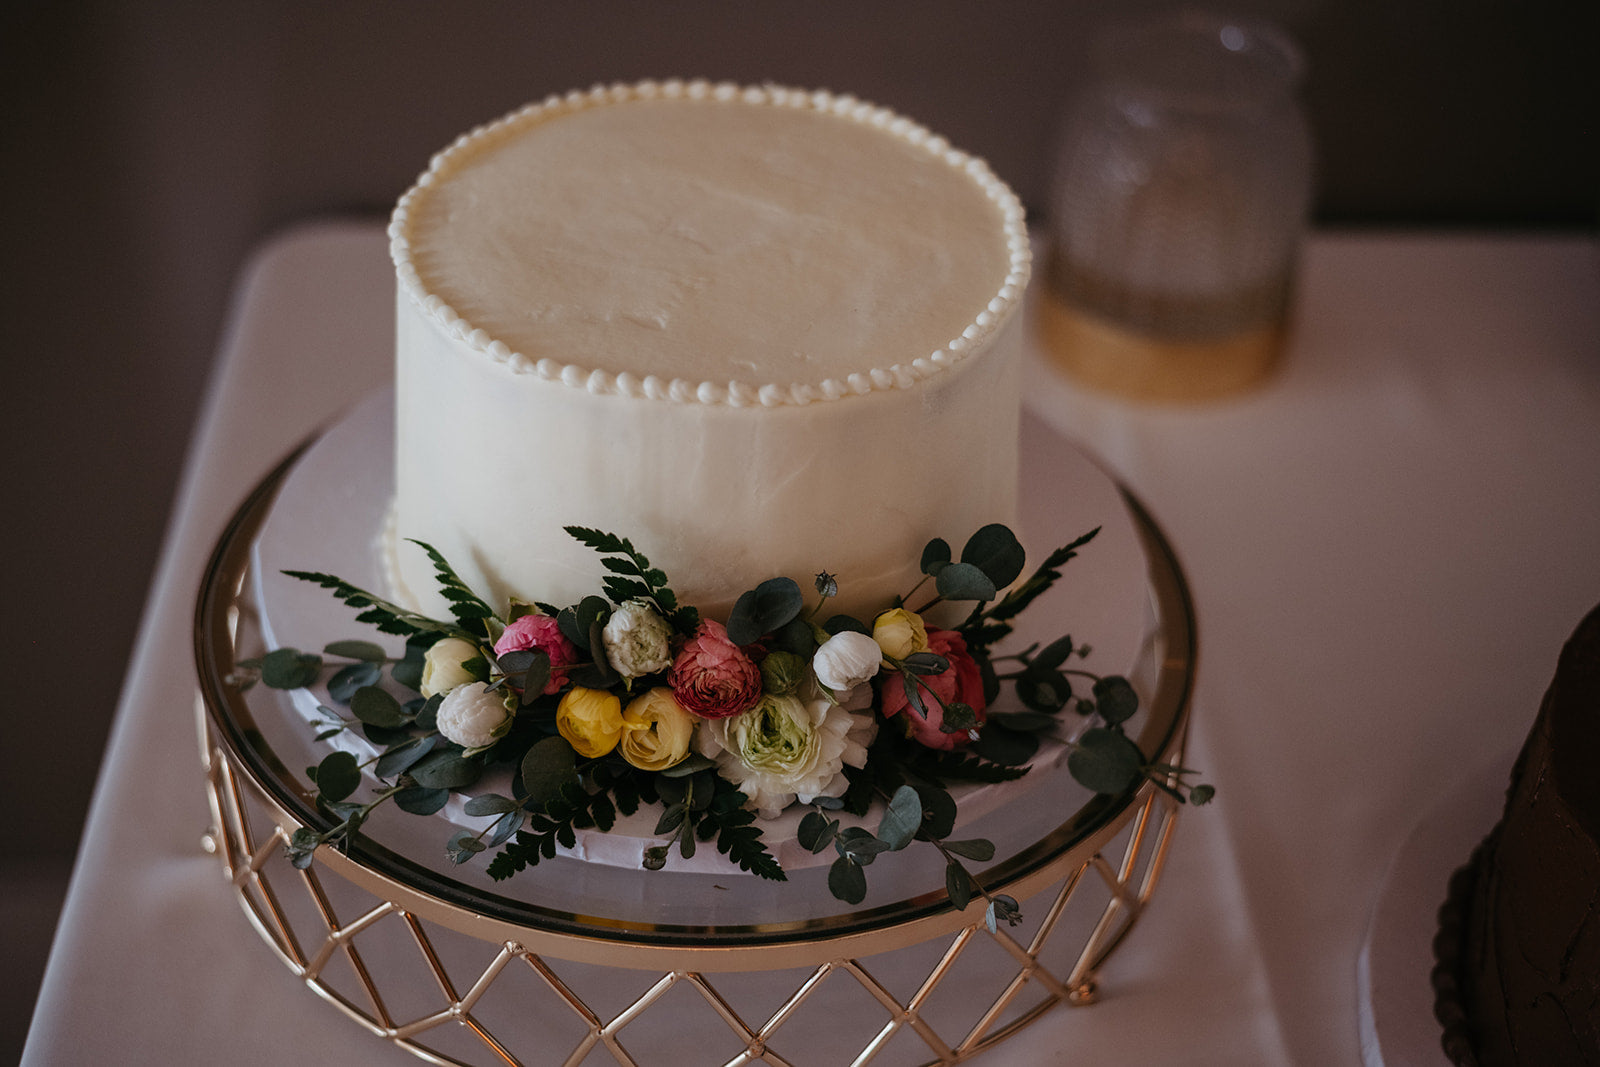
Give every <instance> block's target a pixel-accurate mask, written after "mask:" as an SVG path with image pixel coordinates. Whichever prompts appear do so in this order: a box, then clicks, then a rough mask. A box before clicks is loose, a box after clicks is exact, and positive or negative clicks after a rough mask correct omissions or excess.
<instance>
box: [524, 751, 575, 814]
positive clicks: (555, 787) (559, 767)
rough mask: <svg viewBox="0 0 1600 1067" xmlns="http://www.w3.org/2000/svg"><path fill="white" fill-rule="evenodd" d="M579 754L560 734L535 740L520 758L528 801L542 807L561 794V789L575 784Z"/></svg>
mask: <svg viewBox="0 0 1600 1067" xmlns="http://www.w3.org/2000/svg"><path fill="white" fill-rule="evenodd" d="M577 765H578V754H577V753H576V752H575V751H573V748H572V746H571V745H570V744H568V743H567V741H566V739H565V738H562V737H547V738H545V739H544V740H542V741H538V742H536V743H535V744H534V745H533V746H532V747H531V748H529V749H528V751H527V754H526V755H524V756H523V757H522V788H523V789H524V790H526V791H527V794H528V802H529V803H530V804H532V805H533V806H534V807H538V808H542V807H544V806H545V805H546V804H547V803H549V802H550V801H552V800H554V799H556V798H557V797H559V796H560V795H561V788H562V787H563V786H567V785H577V784H578V770H577Z"/></svg>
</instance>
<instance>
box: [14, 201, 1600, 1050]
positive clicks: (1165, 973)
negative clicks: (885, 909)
mask: <svg viewBox="0 0 1600 1067" xmlns="http://www.w3.org/2000/svg"><path fill="white" fill-rule="evenodd" d="M391 293H392V288H391V281H390V275H389V268H388V261H387V256H386V250H385V243H384V238H383V236H382V233H381V230H380V228H379V226H377V225H375V224H366V223H351V224H321V225H317V226H314V227H310V228H305V229H301V230H298V231H295V232H293V233H291V234H289V235H287V236H285V237H283V238H280V239H279V240H277V241H274V242H272V243H270V244H269V245H267V246H266V247H264V248H263V249H262V250H261V252H260V253H259V255H258V256H257V257H256V258H255V259H254V260H253V262H252V263H251V264H250V265H249V268H248V269H247V270H246V271H245V272H244V273H243V275H242V277H241V279H240V281H239V285H238V290H237V298H236V303H235V305H234V308H233V313H232V318H231V324H230V329H229V332H228V335H227V337H226V339H225V342H224V344H223V346H222V351H221V352H220V354H219V358H218V361H217V364H216V369H215V374H214V378H213V380H212V382H211V387H210V392H209V395H208V399H207V401H206V404H205V408H204V413H203V416H202V418H201V421H200V423H199V426H198V428H197V431H196V434H195V438H194V442H193V445H192V448H191V452H190V456H189V462H188V467H187V470H186V472H185V477H184V481H183V486H182V489H181V495H180V497H179V501H178V506H177V508H176V510H175V512H174V515H173V519H172V524H171V528H170V530H169V532H168V536H167V540H166V544H165V549H164V552H163V556H162V559H161V563H160V569H159V571H158V574H157V577H156V582H155V586H154V593H153V596H152V599H151V602H150V604H149V606H148V608H147V611H146V614H145V619H144V625H143V629H142V632H141V636H140V639H139V642H138V644H137V647H136V651H135V662H134V666H133V668H132V670H131V672H130V674H129V677H128V680H127V683H126V688H125V691H124V693H123V698H122V703H121V706H120V709H119V712H118V716H117V721H116V725H115V728H114V729H113V732H112V735H111V740H110V748H109V752H108V755H107V758H106V761H105V764H104V768H103V770H102V772H101V777H100V781H99V785H98V788H97V791H96V795H95V800H94V805H93V809H92V812H91V816H90V820H89V824H88V829H87V833H86V836H85V839H84V843H83V847H82V851H81V853H80V855H79V859H78V863H77V867H76V870H75V872H74V876H73V881H72V886H71V889H70V891H69V894H68V898H67V901H66V906H65V910H64V912H63V915H62V919H61V926H60V929H59V931H58V933H57V935H56V941H55V946H54V951H53V953H52V955H51V959H50V964H49V968H48V971H47V973H46V976H45V981H44V985H43V988H42V990H41V994H40V1000H39V1005H38V1009H37V1013H36V1016H35V1020H34V1026H33V1029H32V1032H31V1034H30V1037H29V1043H28V1046H27V1050H26V1053H25V1055H24V1061H25V1062H26V1063H30V1064H89V1063H213V1062H227V1063H230V1064H235V1065H240V1067H243V1065H250V1064H262V1065H266V1064H279V1063H286V1062H328V1063H336V1062H344V1063H371V1064H379V1063H393V1064H409V1063H413V1062H417V1061H415V1060H414V1059H412V1057H410V1056H409V1055H408V1054H406V1053H404V1052H402V1051H399V1050H397V1049H394V1048H391V1047H389V1046H387V1045H385V1044H383V1043H381V1042H378V1041H376V1040H375V1039H373V1038H371V1037H369V1036H368V1035H366V1034H365V1033H362V1032H361V1031H359V1030H358V1029H357V1028H356V1027H355V1026H353V1025H352V1024H351V1023H349V1022H348V1021H347V1020H345V1019H344V1018H342V1017H341V1016H339V1015H338V1014H337V1013H336V1012H335V1011H333V1010H332V1009H331V1008H329V1007H328V1006H327V1005H325V1004H323V1003H322V1002H321V1001H319V1000H318V999H316V998H315V997H313V996H312V995H311V994H310V993H309V992H307V991H306V990H305V989H304V988H303V987H302V986H301V985H300V984H299V983H298V981H297V980H296V979H295V978H294V977H293V976H292V975H290V974H289V972H288V971H287V970H286V969H285V968H284V967H283V966H282V965H281V964H279V963H278V961H277V960H276V959H274V958H273V957H272V956H271V955H270V954H269V953H268V951H267V949H266V947H265V946H264V945H263V944H262V943H261V942H260V941H259V940H258V939H257V937H256V935H255V933H254V932H253V931H252V930H250V928H249V927H248V925H247V924H246V921H245V919H244V917H243V915H242V913H241V912H240V910H239V908H238V906H237V904H236V903H235V901H234V898H233V897H232V895H231V893H230V891H229V890H228V889H227V888H226V886H225V884H224V882H223V879H222V876H221V871H220V865H219V863H218V861H217V860H216V859H215V858H214V857H212V856H209V855H206V854H204V853H202V852H201V850H200V847H199V845H200V838H201V834H202V832H203V831H204V829H205V827H206V824H207V813H206V809H205V802H204V799H203V793H202V782H201V775H200V771H199V764H198V759H197V747H196V742H195V738H194V718H193V712H192V700H193V684H194V683H193V667H192V665H191V653H190V640H191V637H190V635H191V615H192V611H193V603H194V597H195V592H196V589H197V585H198V582H199V579H200V575H201V572H202V569H203V566H204V563H205V559H206V555H207V553H208V551H209V549H210V547H211V545H212V543H213V542H214V540H215V538H216V536H217V534H218V532H219V531H220V529H221V527H222V524H223V523H224V521H225V520H226V518H227V517H228V515H229V514H230V513H231V512H232V510H233V508H234V507H235V506H236V505H237V504H238V502H239V501H240V499H241V498H242V497H243V495H244V493H245V492H246V491H247V490H248V489H249V488H250V487H251V486H253V485H254V484H255V482H256V481H257V480H258V479H259V478H260V477H261V476H262V475H263V474H264V473H265V472H266V471H267V470H268V469H270V468H271V467H272V466H273V465H274V464H275V463H276V462H277V461H278V460H279V459H280V458H281V457H282V456H283V455H284V454H285V453H286V451H287V450H288V449H289V448H290V447H292V446H293V445H294V444H296V443H297V442H298V441H300V440H301V439H302V438H304V437H305V436H306V435H307V434H309V433H311V432H312V431H313V430H314V429H316V428H317V427H319V426H321V425H325V424H326V423H328V422H329V421H330V420H332V419H333V418H334V417H335V416H336V415H337V413H338V412H340V411H341V410H342V409H343V408H344V407H345V406H346V405H348V404H349V403H351V402H352V401H353V400H355V399H357V398H359V397H360V396H362V395H364V394H365V393H366V392H368V391H369V390H370V389H372V388H374V387H375V386H377V385H379V384H381V383H382V382H383V381H384V380H385V379H386V378H387V376H388V375H389V373H390V370H389V360H390V350H391V344H392V325H391V305H392V295H391ZM1297 324H1298V326H1297V333H1296V337H1295V341H1294V343H1293V346H1292V350H1291V351H1290V353H1289V356H1288V360H1287V363H1286V365H1285V367H1284V369H1283V371H1282V373H1281V374H1280V375H1279V376H1278V377H1277V378H1276V379H1275V380H1274V381H1273V382H1272V383H1271V384H1270V385H1268V386H1267V387H1266V388H1264V389H1262V390H1261V391H1259V392H1257V393H1254V394H1251V395H1249V396H1247V397H1243V398H1240V399H1237V400H1232V401H1228V402H1224V403H1218V404H1214V405H1210V406H1206V407H1196V408H1148V407H1139V406H1133V405H1128V404H1124V403H1121V402H1117V401H1113V400H1109V399H1106V398H1104V397H1101V396H1097V395H1093V394H1090V393H1086V392H1083V391H1081V390H1079V389H1076V388H1074V387H1073V386H1071V385H1069V384H1067V383H1065V382H1063V381H1062V380H1061V379H1059V378H1057V377H1056V376H1055V375H1054V373H1053V372H1052V371H1050V370H1049V369H1048V368H1046V367H1044V366H1043V365H1040V364H1036V365H1034V366H1033V367H1032V368H1031V369H1030V373H1029V377H1030V382H1029V386H1030V388H1029V390H1028V402H1029V403H1030V404H1031V405H1032V406H1033V407H1034V409H1035V410H1036V411H1038V412H1039V413H1041V414H1042V415H1043V416H1044V417H1045V418H1047V419H1048V420H1049V421H1051V422H1052V423H1053V424H1055V425H1056V426H1057V427H1059V428H1060V429H1061V430H1062V431H1063V432H1066V433H1069V434H1071V435H1072V436H1074V437H1075V438H1077V439H1078V440H1079V441H1081V442H1082V443H1083V444H1084V446H1085V447H1086V448H1087V449H1088V450H1089V451H1091V452H1092V453H1094V454H1096V455H1098V456H1099V457H1100V458H1101V459H1102V460H1103V461H1104V462H1105V463H1106V464H1108V465H1109V467H1110V468H1111V469H1112V470H1114V471H1115V472H1116V473H1117V474H1118V475H1119V477H1121V478H1122V479H1123V480H1124V481H1125V482H1126V484H1128V485H1129V486H1130V487H1131V488H1132V489H1133V490H1134V492H1136V493H1137V494H1138V495H1139V496H1140V497H1141V498H1142V499H1143V500H1144V502H1145V503H1146V504H1147V505H1148V506H1149V508H1150V509H1151V511H1152V512H1153V513H1154V515H1155V516H1156V518H1157V520H1158V521H1159V522H1160V523H1161V524H1162V525H1163V527H1164V528H1165V531H1166V533H1167V534H1168V536H1169V538H1170V539H1171V541H1172V542H1173V543H1174V544H1175V546H1176V547H1177V550H1178V553H1179V555H1180V556H1181V557H1182V559H1183V562H1184V565H1185V568H1186V570H1187V573H1188V577H1189V580H1190V583H1191V586H1192V588H1193V591H1194V595H1195V599H1196V601H1197V603H1198V606H1199V616H1200V635H1201V650H1202V655H1201V662H1202V668H1201V682H1200V688H1199V693H1198V698H1197V701H1196V707H1195V720H1194V728H1193V731H1192V734H1191V737H1192V744H1191V749H1190V755H1189V762H1190V764H1191V765H1193V766H1197V767H1201V768H1203V769H1204V771H1205V778H1206V780H1208V781H1212V782H1214V783H1215V784H1216V785H1217V786H1218V789H1219V795H1218V799H1217V801H1216V802H1215V803H1214V805H1213V806H1212V807H1210V808H1208V809H1204V810H1200V811H1194V812H1190V813H1188V814H1186V815H1185V817H1184V821H1183V823H1182V825H1181V826H1180V827H1179V832H1178V835H1177V839H1176V843H1175V846H1174V850H1173V853H1172V856H1171V859H1170V861H1169V865H1168V868H1167V873H1166V876H1165V881H1164V883H1163V885H1162V887H1161V889H1160V891H1159V892H1158V893H1157V896H1156V900H1155V902H1154V904H1153V906H1152V908H1151V910H1150V911H1149V912H1148V913H1147V915H1146V916H1145V917H1144V919H1143V920H1142V921H1141V923H1140V925H1139V926H1138V927H1137V928H1136V930H1135V931H1134V933H1133V935H1132V937H1131V939H1130V941H1129V943H1128V944H1126V945H1125V946H1124V947H1123V949H1122V950H1121V951H1120V952H1119V954H1118V955H1117V956H1115V957H1113V959H1112V961H1111V964H1110V966H1109V968H1108V969H1107V971H1106V972H1105V974H1104V975H1103V981H1102V986H1101V988H1102V992H1103V1000H1102V1001H1101V1003H1099V1004H1098V1005H1096V1006H1094V1007H1092V1008H1089V1009H1086V1010H1078V1009H1058V1010H1056V1011H1055V1012H1052V1013H1050V1014H1049V1015H1047V1016H1046V1017H1045V1018H1044V1019H1042V1020H1041V1021H1040V1022H1038V1023H1037V1024H1035V1025H1034V1026H1033V1027H1031V1028H1029V1029H1028V1030H1026V1031H1024V1032H1023V1034H1021V1035H1020V1036H1018V1037H1017V1038H1015V1039H1014V1040H1013V1041H1012V1042H1011V1043H1010V1044H1009V1045H1007V1046H1003V1047H1002V1048H1001V1049H1000V1050H999V1051H997V1052H995V1053H991V1054H989V1055H987V1056H985V1057H983V1058H981V1059H980V1061H979V1062H981V1063H987V1064H1002V1063H1005V1064H1010V1063H1027V1064H1049V1063H1060V1064H1067V1063H1074V1064H1078V1063H1088V1064H1146V1063H1155V1062H1184V1063H1192V1064H1233V1063H1305V1064H1320V1063H1328V1064H1356V1063H1358V1062H1360V1060H1361V1050H1360V1042H1359V1039H1358V1016H1359V1015H1360V1011H1359V1005H1358V995H1357V984H1356V970H1357V956H1358V954H1359V952H1360V950H1361V947H1362V943H1363V939H1364V936H1365V932H1366V928H1367V924H1368V922H1369V919H1370V917H1371V915H1372V913H1373V909H1374V906H1375V904H1376V903H1377V901H1378V900H1379V898H1380V896H1381V895H1382V894H1383V892H1384V890H1385V885H1386V878H1387V872H1388V870H1389V866H1390V864H1391V862H1392V861H1393V860H1394V858H1395V856H1396V854H1397V852H1398V851H1399V850H1400V848H1401V845H1402V842H1403V841H1404V839H1405V838H1406V836H1407V833H1408V831H1409V830H1410V828H1411V827H1412V826H1413V824H1415V823H1416V822H1417V820H1419V819H1420V818H1421V817H1422V816H1423V815H1425V814H1426V813H1427V812H1428V811H1429V809H1430V808H1431V807H1432V806H1433V805H1434V804H1436V803H1437V802H1438V800H1439V799H1440V798H1443V797H1446V796H1449V795H1450V794H1451V792H1452V790H1455V789H1458V787H1459V786H1460V785H1461V783H1463V782H1465V781H1467V780H1469V779H1470V778H1471V777H1472V775H1473V774H1474V772H1476V771H1479V770H1480V769H1481V768H1482V767H1483V766H1484V765H1486V764H1488V763H1491V762H1493V761H1496V760H1502V759H1504V758H1505V754H1506V753H1507V752H1508V751H1509V750H1510V749H1511V748H1513V747H1514V746H1515V745H1516V744H1517V743H1518V741H1519V740H1520V739H1521V737H1522V736H1523V734H1524V733H1525V732H1526V730H1527V728H1528V726H1529V724H1530V723H1531V721H1532V718H1533V714H1534V711H1535V709H1536V707H1537V703H1538V698H1539V695H1540V693H1541V692H1542V690H1543V687H1544V686H1545V684H1546V683H1547V682H1548V679H1549V674H1550V672H1551V670H1552V669H1553V666H1554V662H1555V656H1556V652H1557V649H1558V648H1559V646H1560V644H1561V641H1562V640H1563V639H1564V637H1565V636H1566V634H1567V633H1568V631H1569V630H1570V629H1571V628H1572V626H1573V625H1575V624H1576V622H1577V621H1578V619H1579V618H1580V617H1581V615H1582V614H1583V612H1584V611H1585V610H1586V609H1588V608H1589V607H1591V606H1593V605H1594V604H1595V603H1596V602H1600V250H1597V246H1596V243H1595V242H1594V241H1593V240H1592V239H1589V238H1582V237H1561V236H1529V237H1499V236H1474V235H1466V236H1406V235H1387V234H1332V235H1327V234H1323V235H1317V236H1315V237H1314V238H1313V239H1312V240H1311V241H1310V242H1309V246H1308V247H1307V249H1306V253H1305V259H1304V268H1303V271H1302V275H1301V285H1300V298H1299V301H1298V308H1297ZM1442 889H1443V887H1442V885H1441V886H1439V887H1438V891H1439V892H1440V893H1442ZM1415 1062H1419V1063H1423V1062H1428V1060H1427V1059H1426V1058H1423V1059H1419V1060H1417V1061H1415Z"/></svg>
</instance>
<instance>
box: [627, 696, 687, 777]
mask: <svg viewBox="0 0 1600 1067" xmlns="http://www.w3.org/2000/svg"><path fill="white" fill-rule="evenodd" d="M693 738H694V716H693V715H691V714H689V713H688V712H687V711H685V710H684V709H683V706H682V705H681V704H679V703H678V702H677V701H676V700H675V699H673V696H672V690H671V689H668V688H667V687H666V686H657V687H656V688H654V689H651V690H650V691H649V692H646V693H642V694H640V695H639V696H637V697H634V698H633V700H632V701H631V702H630V703H629V704H628V707H627V710H626V711H624V712H623V713H622V746H621V751H622V758H623V759H625V760H627V761H628V762H629V763H631V764H633V765H634V766H635V767H637V768H639V769H640V770H641V771H664V770H666V769H667V768H668V767H671V766H673V765H674V764H677V763H681V762H682V761H683V758H684V757H685V756H687V755H688V754H689V742H690V741H691V740H693Z"/></svg>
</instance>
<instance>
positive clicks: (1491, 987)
mask: <svg viewBox="0 0 1600 1067" xmlns="http://www.w3.org/2000/svg"><path fill="white" fill-rule="evenodd" d="M1597 759H1600V609H1596V610H1595V611H1594V612H1591V613H1590V614H1589V616H1588V617H1587V618H1585V619H1584V621H1583V622H1582V623H1581V624H1580V625H1579V627H1578V628H1577V630H1576V632H1575V633H1574V634H1573V636H1572V638H1571V639H1570V640H1569V641H1568V642H1567V644H1566V646H1565V647H1564V648H1563V649H1562V652H1561V656H1560V659H1559V661H1558V664H1557V669H1556V674H1555V678H1554V680H1553V681H1552V682H1551V685H1550V688H1549V690H1548V691H1547V692H1546V694H1545V696H1544V699H1543V701H1542V703H1541V706H1540V710H1539V716H1538V719H1537V720H1536V722H1535V723H1534V726H1533V729H1532V731H1531V733H1530V734H1529V736H1528V740H1527V742H1526V743H1525V744H1524V746H1523V749H1522V751H1521V753H1520V754H1519V755H1518V757H1517V762H1516V764H1515V766H1514V767H1513V769H1512V775H1511V783H1510V788H1509V789H1508V791H1507V796H1506V807H1505V813H1504V816H1503V817H1502V819H1501V822H1500V824H1499V825H1498V826H1496V828H1495V829H1494V831H1493V832H1492V833H1491V835H1490V837H1489V838H1488V839H1487V840H1486V841H1485V843H1484V845H1483V846H1482V847H1481V848H1480V850H1479V852H1478V853H1477V854H1476V855H1475V856H1474V861H1473V863H1472V864H1471V866H1470V868H1469V873H1468V874H1465V875H1463V876H1461V877H1462V880H1463V882H1464V883H1465V884H1462V885H1457V886H1453V890H1454V892H1453V896H1455V897H1456V898H1457V899H1458V903H1459V906H1460V912H1461V913H1460V915H1459V922H1460V928H1461V937H1460V940H1459V946H1460V947H1459V955H1458V956H1457V958H1456V960H1455V968H1454V976H1453V977H1454V984H1455V987H1456V988H1455V992H1456V995H1457V999H1458V1001H1459V1005H1460V1011H1461V1015H1462V1018H1461V1019H1460V1025H1458V1026H1456V1028H1455V1030H1454V1031H1447V1043H1446V1048H1447V1051H1450V1052H1452V1055H1453V1056H1454V1057H1455V1060H1456V1062H1458V1063H1464V1064H1467V1063H1476V1064H1481V1065H1483V1067H1496V1065H1500V1064H1516V1063H1541V1064H1595V1063H1600V776H1597V775H1596V772H1595V769H1594V768H1595V764H1596V760H1597ZM1469 887H1470V888H1469ZM1445 940H1448V939H1445ZM1449 954H1450V952H1449V950H1448V949H1446V950H1445V951H1444V952H1442V953H1441V959H1444V958H1445V957H1447V956H1448V955H1449ZM1446 992H1448V990H1446ZM1446 1003H1448V998H1447V1000H1446ZM1441 1013H1442V1015H1449V1016H1451V1017H1450V1018H1446V1019H1445V1020H1444V1021H1446V1022H1447V1023H1449V1022H1455V1021H1456V1020H1455V1019H1454V1018H1453V1009H1451V1008H1449V1007H1445V1008H1443V1009H1441ZM1463 1028H1464V1031H1465V1034H1466V1035H1468V1036H1469V1037H1470V1044H1471V1048H1470V1053H1469V1052H1468V1050H1467V1049H1466V1048H1465V1047H1464V1043H1463V1042H1462V1041H1461V1040H1460V1037H1461V1033H1462V1030H1463ZM1452 1034H1454V1036H1455V1041H1454V1042H1453V1047H1452V1042H1451V1041H1450V1040H1449V1038H1450V1037H1451V1036H1452Z"/></svg>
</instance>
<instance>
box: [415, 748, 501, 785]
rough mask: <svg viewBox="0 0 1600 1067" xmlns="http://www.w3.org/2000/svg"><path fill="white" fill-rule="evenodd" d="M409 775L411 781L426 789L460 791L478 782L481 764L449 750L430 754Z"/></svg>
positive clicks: (479, 761)
mask: <svg viewBox="0 0 1600 1067" xmlns="http://www.w3.org/2000/svg"><path fill="white" fill-rule="evenodd" d="M409 773H410V775H411V780H412V781H414V782H416V783H417V784H418V785H420V786H423V787H425V788H428V789H461V788H463V787H465V786H469V785H471V784H472V783H473V782H476V781H477V780H478V776H479V775H481V774H482V773H483V762H482V761H481V760H476V759H468V758H466V757H465V756H462V755H461V754H460V753H457V752H452V751H449V750H445V751H440V752H430V753H429V754H428V755H426V756H424V757H423V758H422V759H420V760H418V761H417V763H416V765H415V766H413V767H412V768H411V770H410V772H409Z"/></svg>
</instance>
